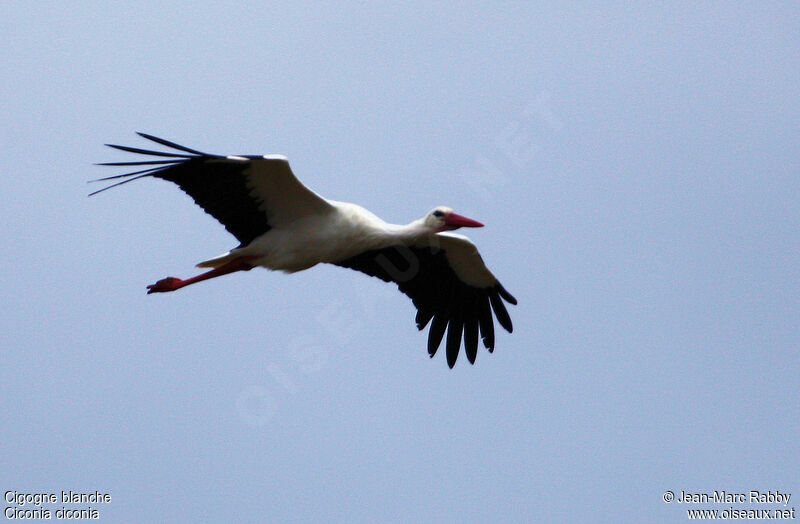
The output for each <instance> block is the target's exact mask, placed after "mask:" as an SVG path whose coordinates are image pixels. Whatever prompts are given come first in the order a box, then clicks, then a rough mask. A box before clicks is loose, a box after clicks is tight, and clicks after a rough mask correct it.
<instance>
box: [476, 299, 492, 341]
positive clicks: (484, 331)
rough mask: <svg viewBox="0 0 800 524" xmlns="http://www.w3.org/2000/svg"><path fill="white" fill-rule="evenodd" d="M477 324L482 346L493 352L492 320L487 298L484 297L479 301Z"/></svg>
mask: <svg viewBox="0 0 800 524" xmlns="http://www.w3.org/2000/svg"><path fill="white" fill-rule="evenodd" d="M478 314H479V315H480V316H479V317H478V324H479V325H480V328H481V340H482V341H483V346H484V347H485V348H486V349H488V350H489V353H491V352H492V351H494V320H492V308H491V306H489V297H484V298H482V299H481V301H480V311H479V313H478Z"/></svg>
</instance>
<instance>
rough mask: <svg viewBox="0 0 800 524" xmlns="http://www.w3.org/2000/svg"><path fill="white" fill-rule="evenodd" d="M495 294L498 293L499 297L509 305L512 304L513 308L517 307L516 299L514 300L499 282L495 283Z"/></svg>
mask: <svg viewBox="0 0 800 524" xmlns="http://www.w3.org/2000/svg"><path fill="white" fill-rule="evenodd" d="M497 292H498V293H500V296H501V297H503V298H504V299H505V301H506V302H508V303H509V304H514V305H515V306H516V305H517V299H516V298H514V296H513V295H512V294H511V293H509V292H508V291H506V288H504V287H503V285H502V284H500V283H499V282H498V283H497Z"/></svg>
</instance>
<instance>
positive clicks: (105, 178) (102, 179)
mask: <svg viewBox="0 0 800 524" xmlns="http://www.w3.org/2000/svg"><path fill="white" fill-rule="evenodd" d="M167 167H169V166H166V167H150V168H148V169H142V170H141V171H134V172H133V173H125V174H124V175H113V176H104V177H103V178H95V179H94V180H89V182H103V181H105V180H114V179H117V178H125V177H126V176H133V175H138V174H139V173H156V172H158V171H161V170H162V169H167Z"/></svg>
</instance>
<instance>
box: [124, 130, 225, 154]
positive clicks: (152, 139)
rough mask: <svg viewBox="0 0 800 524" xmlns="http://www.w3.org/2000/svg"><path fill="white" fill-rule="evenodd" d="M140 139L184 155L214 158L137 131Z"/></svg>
mask: <svg viewBox="0 0 800 524" xmlns="http://www.w3.org/2000/svg"><path fill="white" fill-rule="evenodd" d="M136 134H137V135H139V136H140V137H142V138H146V139H147V140H151V141H153V142H155V143H156V144H161V145H162V146H166V147H171V148H172V149H177V150H178V151H184V152H186V153H191V154H193V155H200V156H214V155H209V154H208V153H203V152H202V151H198V150H196V149H190V148H188V147H186V146H182V145H180V144H176V143H175V142H170V141H169V140H165V139H163V138H158V137H157V136H153V135H148V134H147V133H141V132H139V131H137V132H136Z"/></svg>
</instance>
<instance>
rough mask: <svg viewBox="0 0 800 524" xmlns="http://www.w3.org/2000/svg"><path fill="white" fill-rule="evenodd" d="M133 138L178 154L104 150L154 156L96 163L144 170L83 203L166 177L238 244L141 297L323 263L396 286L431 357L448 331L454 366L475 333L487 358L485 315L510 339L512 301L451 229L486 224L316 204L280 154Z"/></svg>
mask: <svg viewBox="0 0 800 524" xmlns="http://www.w3.org/2000/svg"><path fill="white" fill-rule="evenodd" d="M138 134H139V135H140V136H141V137H143V138H145V139H147V140H150V141H153V142H156V143H158V144H160V145H162V146H165V147H167V148H170V149H172V150H174V151H175V152H173V151H169V152H165V151H153V150H148V149H140V148H136V147H128V146H121V145H114V144H106V145H107V146H109V147H112V148H114V149H118V150H122V151H126V152H130V153H137V154H140V155H147V156H148V157H151V159H147V160H137V161H133V162H105V163H102V164H99V165H104V166H144V167H143V169H141V170H138V171H134V172H132V173H126V174H122V175H115V176H109V177H104V178H100V179H98V180H94V181H95V182H96V181H108V180H116V179H121V181H119V182H116V183H113V184H112V185H109V186H107V187H105V188H103V189H100V190H98V191H95V192H93V193H91V194H90V196H91V195H95V194H97V193H100V192H102V191H105V190H106V189H110V188H112V187H115V186H119V185H122V184H125V183H127V182H131V181H133V180H136V179H139V178H143V177H156V178H160V179H163V180H168V181H170V182H173V183H175V184H177V185H178V187H180V188H181V189H182V190H183V191H184V192H185V193H187V194H188V195H189V196H190V197H192V198H193V199H194V201H195V203H197V205H198V206H200V207H201V208H203V210H204V211H205V212H206V213H208V214H209V215H211V216H213V217H214V218H215V219H217V220H218V221H219V222H220V223H221V224H222V225H223V226H225V229H227V230H228V232H230V233H231V234H232V235H233V236H234V237H236V239H237V240H238V241H239V245H238V246H237V247H235V248H234V249H231V250H230V251H228V252H227V253H224V254H222V255H220V256H217V257H214V258H211V259H209V260H205V261H203V262H200V263H199V264H197V266H198V267H201V268H211V269H210V271H208V272H206V273H203V274H200V275H197V276H195V277H192V278H188V279H185V280H182V279H179V278H174V277H167V278H164V279H161V280H159V281H158V282H156V283H155V284H152V285H149V286H147V290H148V291H147V293H148V294H151V293H167V292H170V291H175V290H177V289H180V288H182V287H186V286H188V285H191V284H194V283H196V282H200V281H202V280H207V279H209V278H214V277H218V276H221V275H225V274H228V273H233V272H236V271H249V270H251V269H253V268H254V267H257V266H261V267H265V268H268V269H271V270H281V271H285V272H288V273H293V272H296V271H302V270H304V269H308V268H310V267H313V266H315V265H316V264H319V263H329V264H335V265H337V266H341V267H345V268H350V269H355V270H357V271H361V272H362V273H366V274H367V275H369V276H372V277H377V278H379V279H381V280H384V281H386V282H394V283H395V284H397V286H398V288H399V289H400V291H402V292H403V293H405V294H406V295H408V296H409V297H410V298H411V300H412V302H413V303H414V306H415V307H416V308H417V315H416V324H417V328H418V329H419V330H422V329H424V328H425V327H426V326H427V325H428V323H430V324H431V327H430V330H429V332H428V354H429V355H430V356H431V357H433V356H434V355H435V354H436V351H437V350H438V348H439V346H440V345H441V342H442V339H443V337H444V334H445V331H446V332H447V340H446V344H445V346H446V355H447V364H448V366H450V367H451V368H452V367H453V366H454V365H455V363H456V359H457V358H458V353H459V350H460V347H461V342H462V334H463V342H464V350H465V353H466V355H467V359H468V360H469V362H470V364H472V363H474V362H475V356H476V354H477V351H478V334H479V332H480V338H481V340H482V341H483V345H484V346H485V347H486V348H487V349H488V350H489V352H490V353H491V352H492V351H493V350H494V343H495V334H494V319H493V315H492V313H494V317H497V321H498V322H499V323H500V325H501V326H502V327H503V328H505V330H506V331H508V332H509V333H511V332H512V330H513V327H512V324H511V318H510V317H509V315H508V311H507V310H506V307H505V305H504V304H503V300H505V301H506V302H509V303H511V304H516V303H517V300H516V299H515V298H514V297H513V296H512V295H511V294H510V293H509V292H508V291H506V289H505V288H504V287H503V286H502V285H501V284H500V282H498V280H497V278H495V276H494V275H493V274H492V273H491V271H489V269H488V268H487V267H486V266H485V265H484V262H483V259H482V258H481V256H480V254H479V253H478V249H477V248H476V247H475V245H474V244H473V243H472V242H471V241H470V240H469V239H468V238H467V237H465V236H462V235H458V234H455V233H452V232H451V231H453V230H456V229H459V228H462V227H483V224H481V223H480V222H477V221H475V220H472V219H470V218H466V217H464V216H461V215H458V214H456V213H454V212H453V210H452V209H450V208H448V207H444V206H439V207H436V208H434V209H433V210H432V211H431V212H430V213H428V214H427V215H425V216H424V217H422V218H420V219H418V220H415V221H413V222H411V223H410V224H407V225H396V224H389V223H387V222H384V221H383V220H381V219H380V218H378V217H377V216H375V215H374V214H372V213H371V212H369V211H367V210H366V209H364V208H363V207H361V206H358V205H355V204H350V203H346V202H336V201H333V200H327V199H324V198H322V197H320V196H319V195H317V194H316V193H314V192H313V191H311V190H310V189H308V188H307V187H306V186H304V185H303V184H302V183H301V182H300V181H299V180H298V179H297V178H296V177H295V175H294V173H292V170H291V168H290V167H289V161H288V159H287V158H286V157H284V156H281V155H263V156H261V155H258V156H238V155H213V154H208V153H203V152H201V151H197V150H194V149H190V148H188V147H184V146H181V145H178V144H176V143H174V142H170V141H168V140H164V139H163V138H157V137H154V136H152V135H148V134H145V133H138ZM152 157H155V159H153V158H152Z"/></svg>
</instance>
